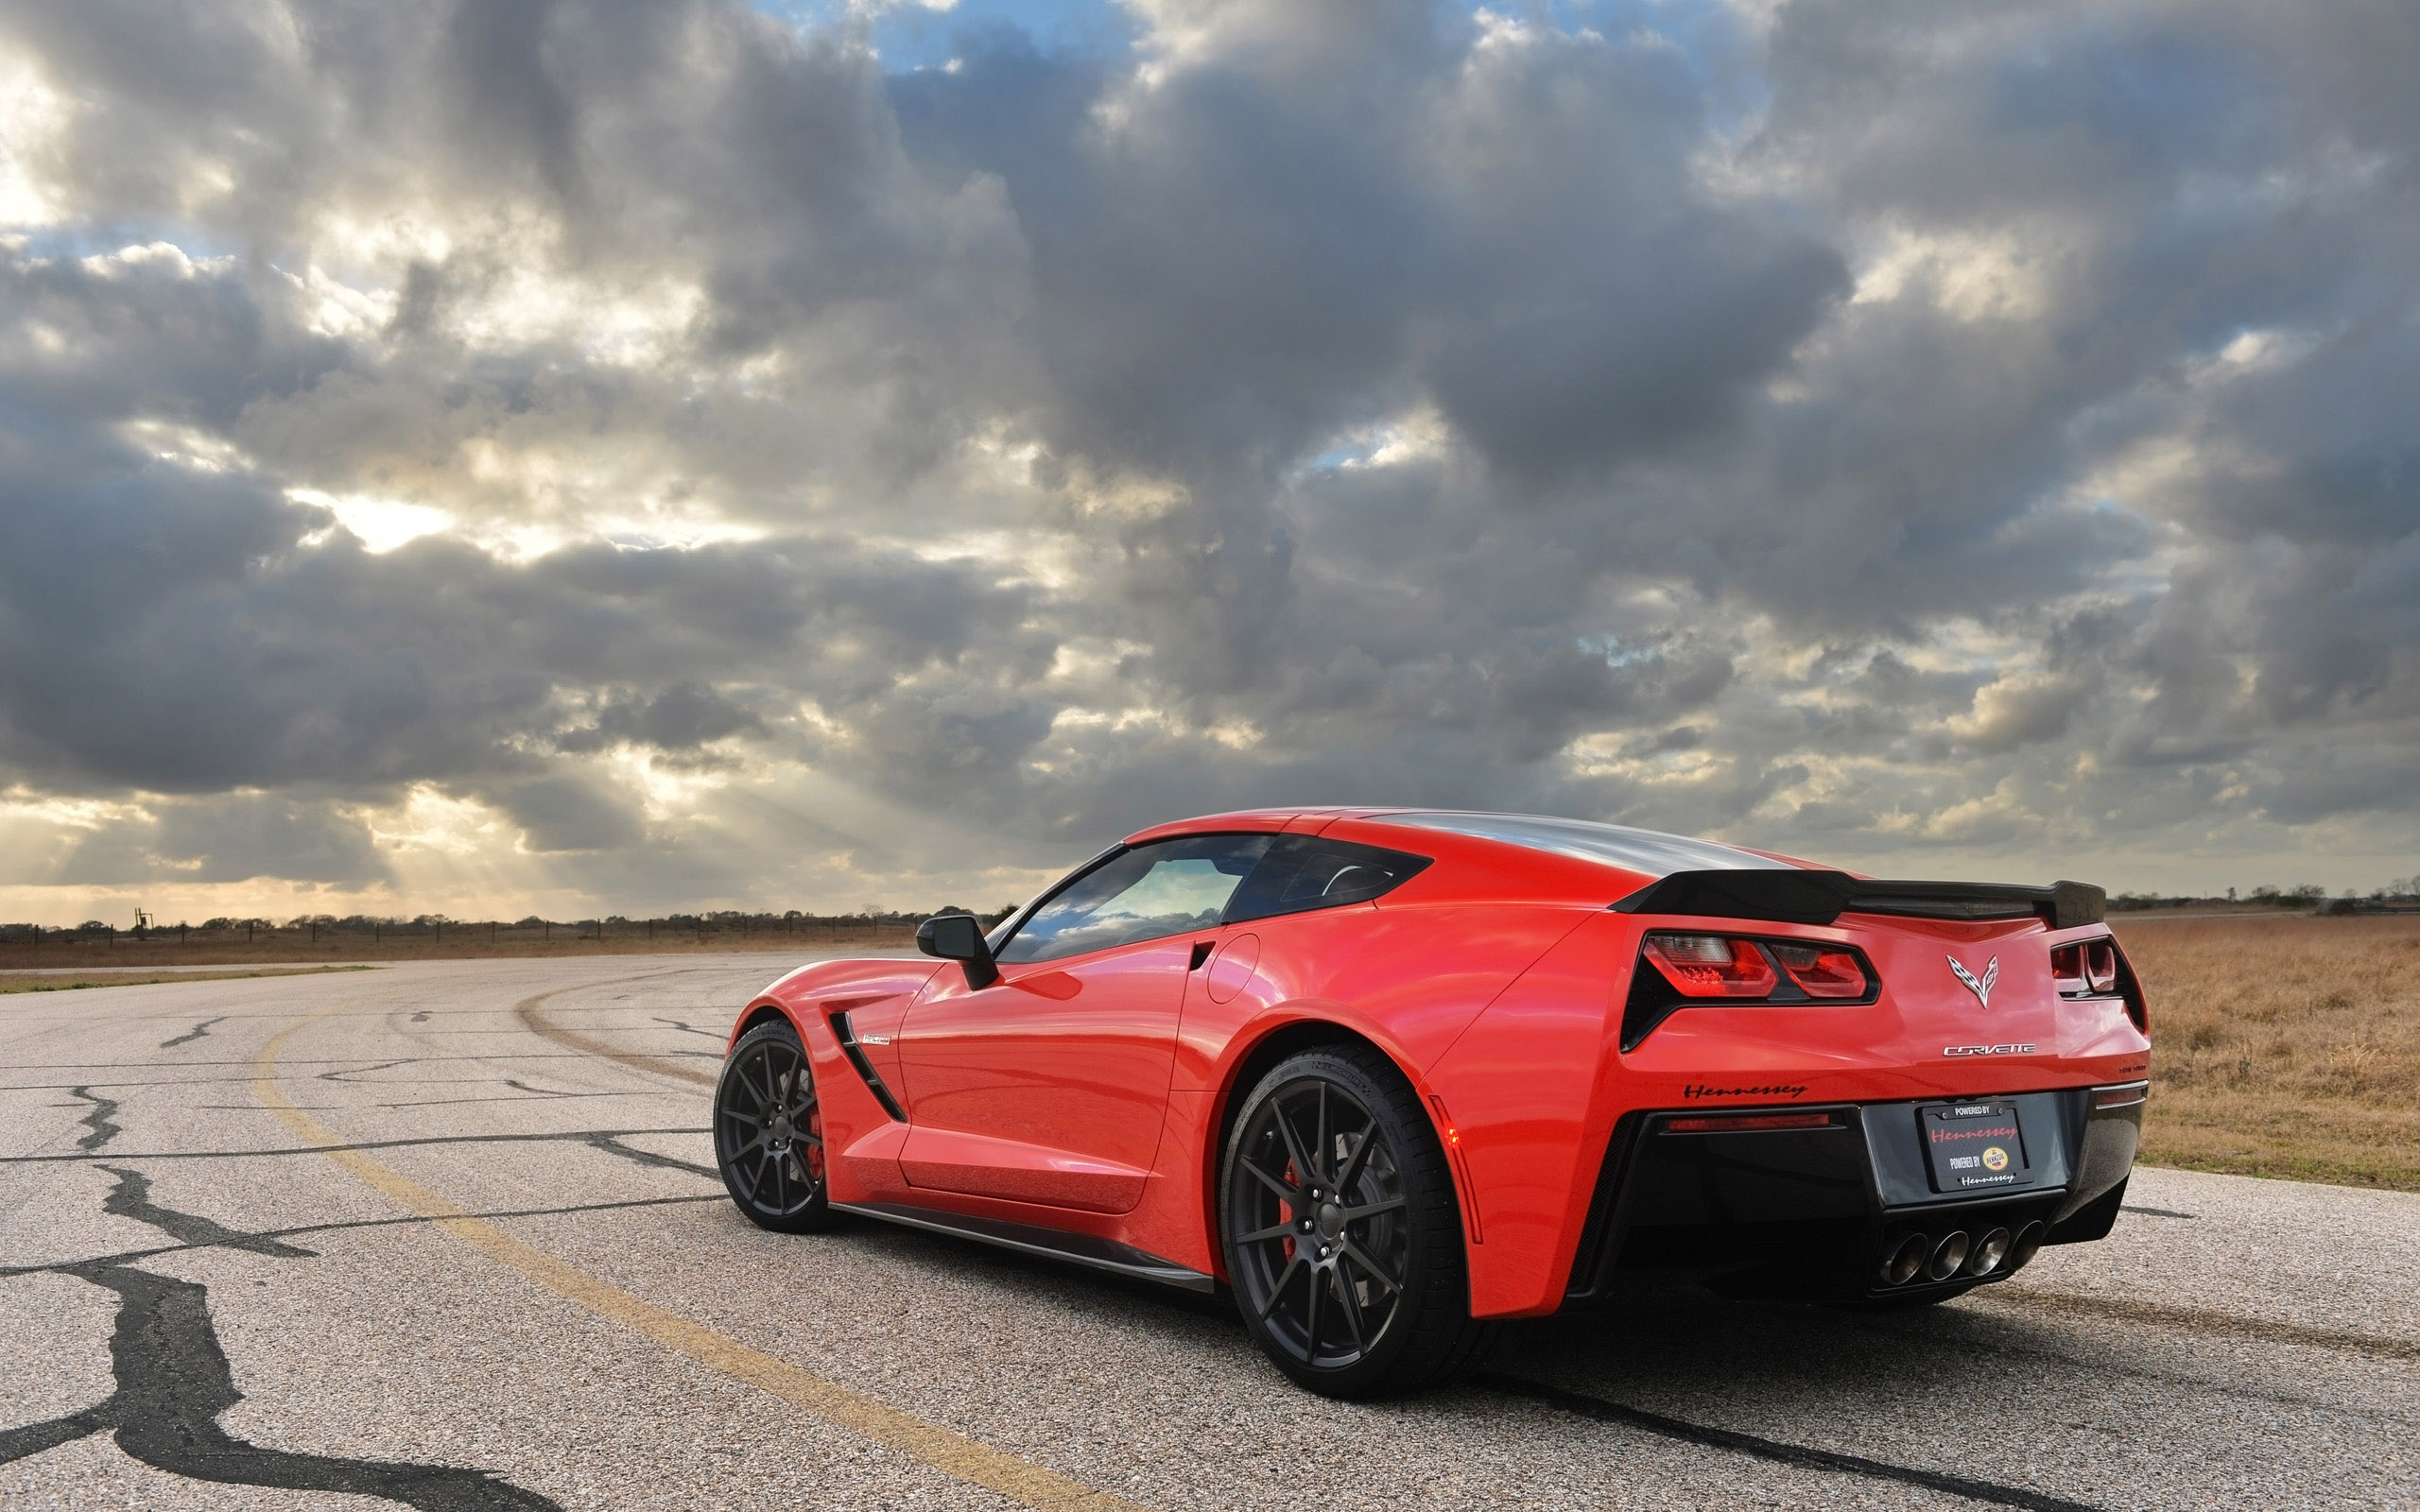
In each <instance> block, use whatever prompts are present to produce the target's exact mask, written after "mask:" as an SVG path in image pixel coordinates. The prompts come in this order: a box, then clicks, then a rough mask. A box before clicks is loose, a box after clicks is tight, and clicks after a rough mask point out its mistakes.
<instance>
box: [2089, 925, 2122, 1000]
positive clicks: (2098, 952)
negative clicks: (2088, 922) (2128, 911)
mask: <svg viewBox="0 0 2420 1512" xmlns="http://www.w3.org/2000/svg"><path fill="white" fill-rule="evenodd" d="M2083 977H2084V980H2085V981H2086V982H2089V983H2091V984H2092V989H2093V990H2094V991H2095V992H2099V993H2101V994H2102V995H2104V996H2105V995H2107V994H2109V993H2111V992H2115V991H2117V990H2118V943H2117V941H2115V940H2106V939H2096V940H2087V941H2085V942H2084V947H2083Z"/></svg>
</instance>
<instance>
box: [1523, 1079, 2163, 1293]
mask: <svg viewBox="0 0 2420 1512" xmlns="http://www.w3.org/2000/svg"><path fill="white" fill-rule="evenodd" d="M1990 1101H1991V1102H1993V1103H2008V1104H2014V1105H2015V1107H2016V1109H2017V1115H2018V1118H2019V1120H2020V1121H2021V1123H2022V1125H2023V1128H2024V1142H2025V1152H2026V1158H2027V1163H2028V1165H2029V1167H2030V1169H2029V1172H2028V1175H2029V1176H2030V1177H2031V1180H2030V1181H2029V1182H2028V1183H2027V1184H2025V1185H2022V1186H2018V1187H2012V1188H2005V1189H1988V1190H1985V1191H1982V1192H1979V1193H1962V1192H1954V1191H1952V1192H1944V1191H1941V1190H1937V1188H1936V1185H1935V1182H1934V1178H1933V1177H1932V1176H1931V1174H1930V1172H1929V1166H1928V1162H1927V1155H1926V1145H1925V1135H1924V1132H1923V1130H1922V1127H1921V1125H1920V1123H1919V1115H1918V1109H1919V1108H1926V1107H1938V1106H1940V1104H1941V1102H1942V1100H1941V1099H1939V1098H1931V1099H1927V1100H1925V1101H1923V1102H1916V1101H1909V1102H1892V1103H1863V1104H1836V1105H1832V1106H1829V1107H1817V1108H1804V1107H1800V1108H1762V1109H1747V1108H1720V1109H1707V1108H1688V1109H1669V1110H1662V1111H1642V1112H1634V1113H1632V1114H1629V1115H1628V1116H1626V1117H1624V1118H1623V1119H1622V1120H1621V1122H1620V1124H1619V1125H1617V1126H1616V1128H1615V1131H1614V1136H1613V1139H1612V1141H1611V1142H1610V1143H1609V1144H1608V1146H1607V1149H1606V1154H1605V1160H1604V1165H1603V1168H1602V1170H1601V1172H1600V1174H1599V1178H1598V1183H1597V1190H1596V1194H1595V1197H1594V1200H1593V1202H1592V1204H1591V1206H1590V1209H1589V1214H1588V1222H1587V1225H1586V1228H1585V1229H1583V1230H1582V1235H1581V1240H1580V1246H1579V1250H1578V1253H1577V1254H1576V1255H1575V1257H1574V1260H1573V1264H1572V1268H1571V1281H1570V1285H1569V1287H1568V1289H1567V1291H1566V1293H1565V1297H1564V1302H1565V1305H1566V1306H1573V1305H1581V1304H1585V1303H1588V1302H1591V1301H1593V1300H1595V1299H1597V1298H1598V1297H1601V1296H1602V1295H1603V1294H1604V1292H1605V1291H1606V1290H1607V1288H1608V1287H1609V1286H1610V1285H1611V1284H1612V1283H1613V1281H1614V1279H1615V1278H1616V1276H1618V1275H1620V1274H1622V1273H1625V1272H1640V1271H1663V1272H1671V1273H1680V1274H1684V1275H1692V1276H1695V1277H1697V1278H1699V1279H1702V1280H1705V1281H1706V1282H1707V1283H1708V1284H1710V1285H1712V1286H1713V1287H1714V1288H1715V1289H1716V1290H1718V1291H1720V1292H1723V1293H1725V1294H1727V1295H1732V1296H1743V1297H1745V1296H1755V1297H1839V1298H1858V1297H1883V1296H1916V1295H1921V1294H1923V1293H1924V1292H1926V1291H1927V1290H1941V1289H1947V1288H1949V1287H1953V1286H1965V1285H1971V1284H1974V1283H1976V1282H1978V1281H1997V1280H2005V1279H2006V1278H2007V1277H2008V1276H2009V1275H2011V1274H2013V1273H2014V1271H2015V1270H2016V1269H2017V1268H2018V1267H2019V1266H2021V1265H2022V1264H2023V1263H2025V1261H2026V1260H2028V1259H2030V1258H2031V1252H2032V1246H2034V1245H2038V1244H2041V1243H2048V1244H2069V1243H2074V1242H2077V1241H2080V1240H2086V1239H2098V1238H2100V1237H2101V1236H2102V1235H2104V1234H2106V1233H2107V1232H2108V1231H2109V1226H2110V1224H2111V1223H2112V1222H2114V1221H2115V1220H2116V1217H2117V1213H2118V1202H2119V1200H2120V1199H2121V1198H2122V1196H2123V1195H2124V1192H2125V1184H2126V1178H2127V1176H2128V1175H2129V1174H2130V1173H2131V1172H2132V1170H2133V1169H2134V1162H2135V1145H2136V1143H2137V1142H2138V1139H2139V1136H2140V1133H2141V1128H2142V1112H2143V1104H2142V1099H2141V1092H2140V1090H2139V1088H2138V1086H2136V1085H2135V1084H2128V1085H2127V1086H2125V1087H2122V1088H2120V1087H2110V1088H2092V1087H2075V1088H2066V1089H2063V1090H2059V1091H2039V1092H2024V1093H2017V1094H2014V1095H2010V1096H1995V1097H1993V1098H1991V1099H1990ZM1757 1113H1767V1114H1773V1115H1783V1116H1786V1117H1788V1118H1789V1119H1791V1120H1793V1121H1800V1122H1803V1121H1806V1120H1807V1119H1809V1118H1810V1117H1811V1116H1812V1115H1818V1114H1820V1115H1825V1117H1826V1119H1827V1122H1826V1123H1825V1124H1824V1126H1821V1127H1768V1128H1757V1127H1744V1126H1739V1125H1737V1124H1736V1123H1735V1124H1733V1125H1732V1126H1730V1127H1725V1126H1723V1125H1724V1122H1725V1121H1726V1120H1731V1119H1735V1118H1737V1117H1738V1116H1740V1115H1754V1114H1757ZM1998 1230H2005V1231H2006V1239H2007V1242H2008V1246H2009V1250H2010V1253H2009V1255H2008V1258H2007V1259H2005V1260H2002V1261H2000V1262H1999V1263H1996V1264H1994V1265H1992V1266H1990V1267H1989V1268H1987V1269H1976V1270H1971V1271H1970V1270H1968V1269H1965V1268H1956V1269H1953V1270H1952V1271H1951V1273H1950V1274H1948V1275H1946V1276H1943V1277H1939V1278H1928V1277H1927V1275H1926V1274H1925V1273H1924V1271H1923V1270H1922V1269H1920V1270H1919V1272H1918V1274H1917V1275H1916V1276H1915V1277H1914V1279H1912V1280H1905V1281H1898V1282H1893V1280H1891V1279H1890V1278H1889V1276H1888V1274H1887V1273H1886V1268H1885V1263H1886V1261H1887V1259H1888V1257H1889V1256H1891V1255H1892V1254H1893V1252H1895V1251H1898V1250H1900V1249H1901V1248H1902V1247H1903V1246H1906V1245H1908V1244H1909V1243H1910V1239H1911V1236H1921V1237H1922V1238H1923V1240H1924V1245H1925V1248H1926V1251H1927V1256H1928V1257H1931V1256H1932V1254H1933V1251H1934V1250H1935V1249H1936V1247H1937V1246H1939V1245H1940V1244H1941V1243H1942V1242H1944V1241H1946V1240H1948V1239H1950V1237H1951V1236H1952V1235H1959V1234H1962V1235H1965V1236H1966V1237H1967V1241H1968V1243H1969V1244H1970V1245H1972V1246H1980V1245H1981V1242H1982V1241H1983V1240H1985V1239H1986V1238H1987V1237H1988V1236H1991V1235H1992V1234H1994V1233H1995V1232H1997V1231H1998ZM2029 1241H2030V1242H2029ZM1978 1264H1979V1262H1978ZM1934 1268H1938V1267H1937V1266H1936V1267H1934Z"/></svg>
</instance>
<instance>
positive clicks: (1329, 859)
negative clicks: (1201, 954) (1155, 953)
mask: <svg viewBox="0 0 2420 1512" xmlns="http://www.w3.org/2000/svg"><path fill="white" fill-rule="evenodd" d="M1427 865H1428V858H1427V857H1426V856H1416V855H1413V854H1411V853H1410V852H1409V851H1386V850H1381V849H1380V848H1378V847H1377V846H1374V845H1355V844H1354V843H1353V842H1352V841H1350V840H1322V839H1321V838H1320V837H1319V836H1317V835H1310V834H1288V835H1281V836H1279V837H1278V840H1277V843H1276V844H1275V845H1272V846H1271V847H1270V848H1269V853H1268V854H1267V855H1265V856H1263V857H1261V859H1260V865H1259V866H1257V867H1255V868H1253V874H1252V875H1251V876H1250V877H1248V878H1246V879H1245V880H1244V885H1242V886H1241V887H1239V888H1237V889H1236V896H1235V901H1234V902H1230V903H1229V904H1228V905H1227V916H1226V921H1227V922H1228V923H1230V924H1234V923H1239V922H1241V921H1242V920H1244V919H1267V918H1270V917H1271V915H1275V914H1299V913H1303V912H1305V911H1307V910H1309V909H1313V908H1335V907H1339V906H1340V905H1342V904H1345V903H1365V902H1369V901H1370V900H1371V899H1373V898H1375V897H1378V896H1379V895H1380V894H1382V893H1386V892H1390V891H1392V890H1393V889H1394V888H1396V887H1398V886H1401V885H1403V884H1405V883H1407V882H1409V881H1410V880H1411V879H1412V878H1413V877H1416V876H1418V875H1419V874H1420V872H1421V869H1422V868H1425V867H1426V866H1427Z"/></svg>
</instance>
